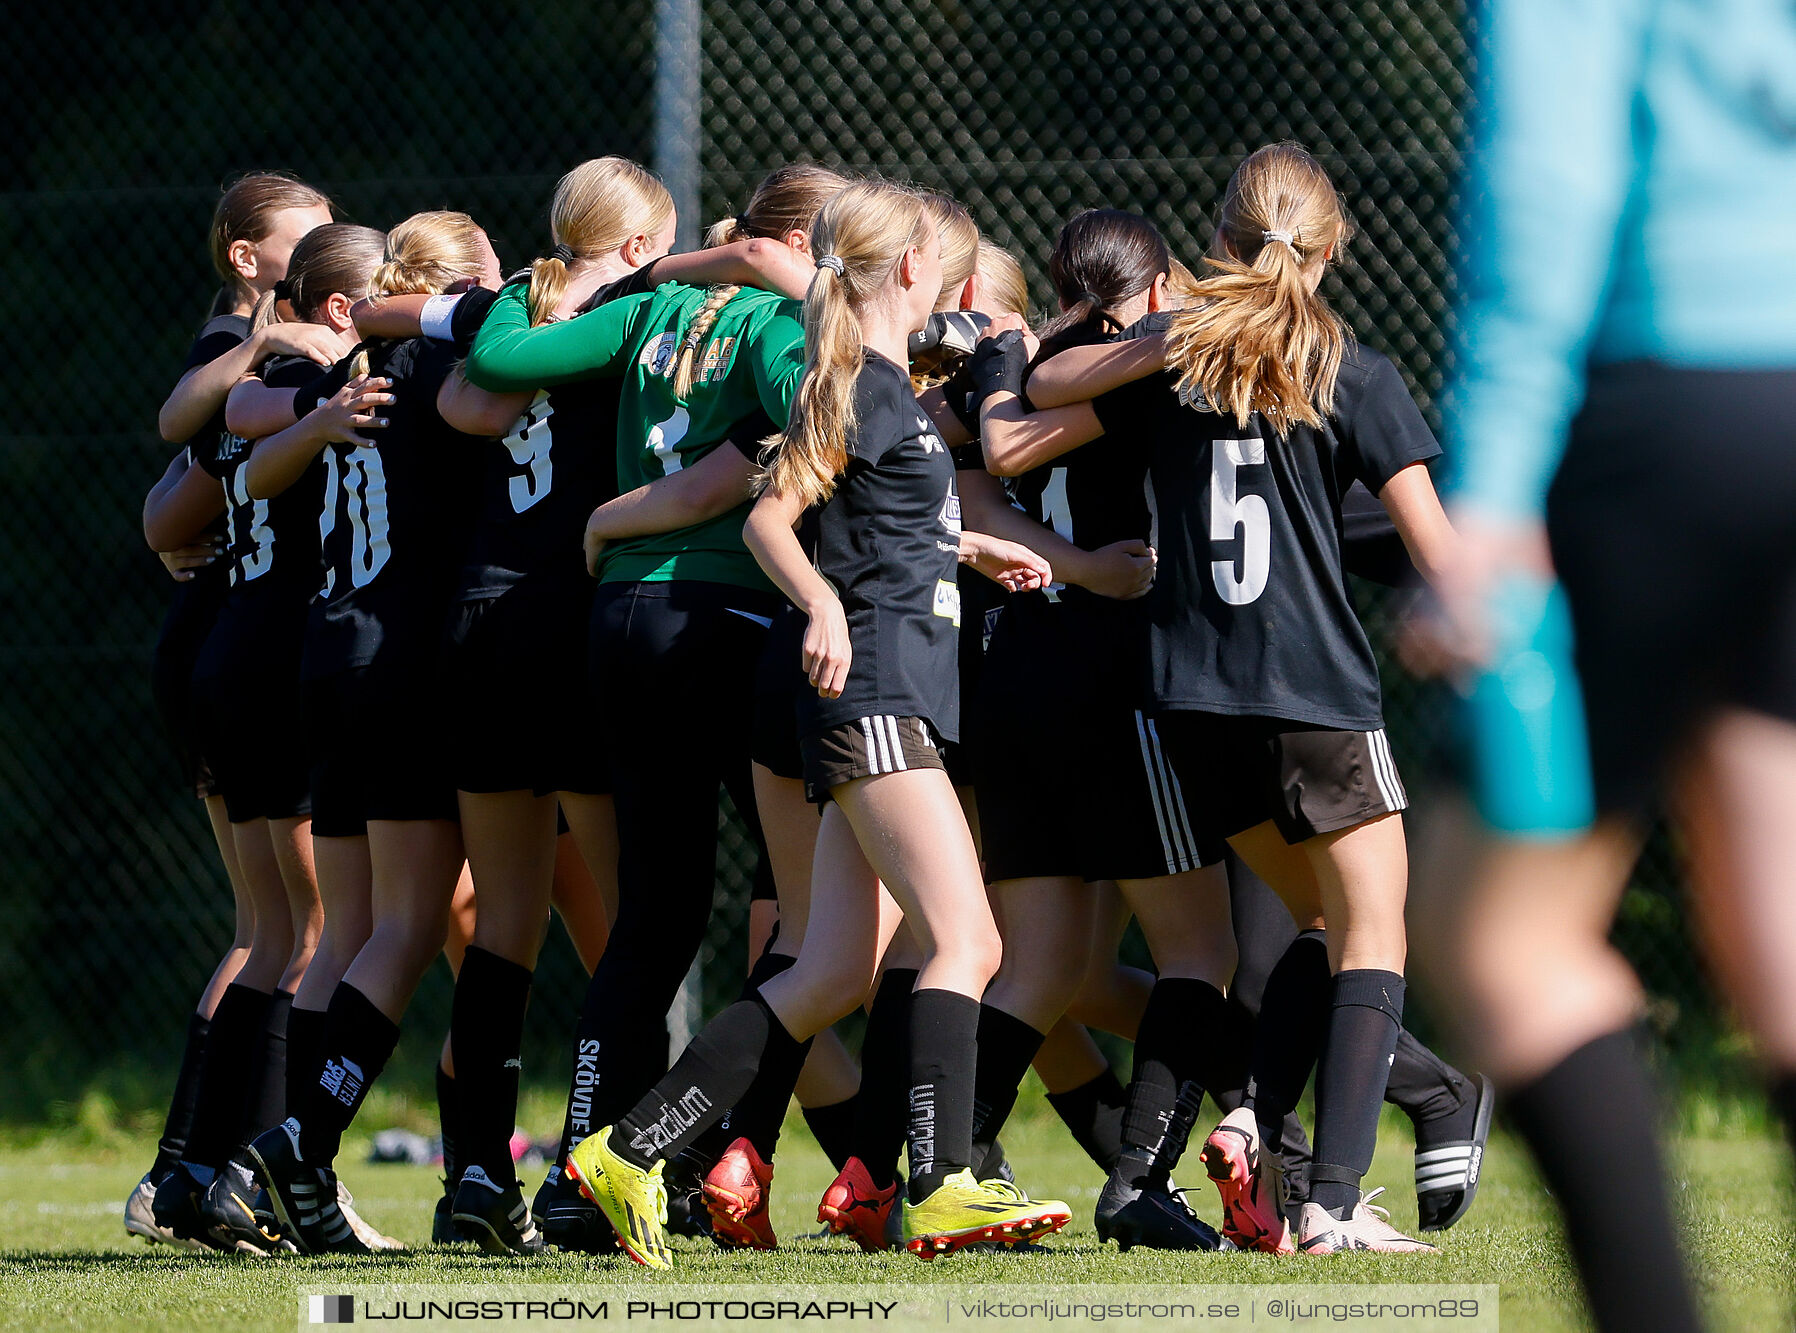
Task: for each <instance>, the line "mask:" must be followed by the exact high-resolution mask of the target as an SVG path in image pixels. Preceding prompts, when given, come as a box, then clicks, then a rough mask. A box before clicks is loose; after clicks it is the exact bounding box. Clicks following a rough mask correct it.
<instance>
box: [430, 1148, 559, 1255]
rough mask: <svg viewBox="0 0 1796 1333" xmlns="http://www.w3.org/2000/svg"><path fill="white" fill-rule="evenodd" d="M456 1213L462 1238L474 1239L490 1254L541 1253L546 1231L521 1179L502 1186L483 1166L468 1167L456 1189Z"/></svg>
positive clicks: (456, 1223)
mask: <svg viewBox="0 0 1796 1333" xmlns="http://www.w3.org/2000/svg"><path fill="white" fill-rule="evenodd" d="M452 1216H453V1218H454V1221H455V1233H456V1237H457V1239H459V1240H471V1241H473V1242H474V1243H475V1244H476V1245H478V1246H479V1247H480V1248H481V1249H483V1250H485V1251H486V1252H487V1253H488V1254H538V1253H540V1252H541V1251H542V1248H543V1237H542V1233H541V1232H540V1231H538V1230H537V1229H536V1222H535V1221H534V1220H533V1219H532V1218H531V1216H530V1210H529V1209H528V1208H526V1207H525V1206H524V1193H523V1190H522V1189H521V1188H520V1187H519V1185H518V1182H517V1181H515V1180H514V1181H512V1182H511V1183H510V1184H509V1185H504V1186H501V1185H500V1184H499V1183H498V1182H497V1181H495V1180H493V1179H492V1177H490V1176H489V1175H487V1173H486V1172H485V1171H483V1170H482V1169H481V1168H480V1167H477V1166H469V1167H465V1168H463V1170H462V1173H461V1184H460V1185H458V1186H456V1189H455V1203H454V1210H453V1213H452Z"/></svg>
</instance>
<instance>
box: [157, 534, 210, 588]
mask: <svg viewBox="0 0 1796 1333" xmlns="http://www.w3.org/2000/svg"><path fill="white" fill-rule="evenodd" d="M156 554H157V555H158V556H159V557H160V558H161V560H162V566H163V568H164V569H166V570H168V576H169V577H170V578H171V579H173V580H174V581H175V582H176V583H191V582H192V581H193V577H194V575H195V574H197V573H198V572H199V571H200V570H202V569H204V568H205V567H206V566H207V565H211V564H216V563H217V561H218V558H219V557H220V556H222V555H223V554H224V540H223V539H222V538H218V537H214V538H211V539H209V540H207V541H202V542H195V543H194V544H193V545H192V546H182V547H178V548H177V549H175V550H173V551H158V552H157V553H156Z"/></svg>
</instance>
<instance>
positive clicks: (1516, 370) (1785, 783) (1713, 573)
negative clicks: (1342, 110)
mask: <svg viewBox="0 0 1796 1333" xmlns="http://www.w3.org/2000/svg"><path fill="white" fill-rule="evenodd" d="M1487 8H1488V13H1485V14H1483V15H1481V17H1480V24H1479V28H1478V32H1479V36H1480V42H1481V51H1480V59H1479V64H1478V68H1479V70H1480V72H1481V80H1482V87H1481V93H1482V112H1481V115H1480V118H1479V121H1478V125H1477V128H1476V130H1475V133H1474V139H1473V146H1474V149H1475V152H1474V154H1473V155H1472V156H1471V157H1470V158H1469V159H1468V160H1469V161H1470V162H1471V163H1472V164H1473V167H1474V174H1473V177H1472V180H1471V182H1470V183H1469V187H1468V189H1467V191H1466V194H1465V197H1466V199H1467V201H1468V203H1469V211H1468V216H1467V219H1466V227H1465V231H1464V235H1465V236H1466V239H1467V252H1466V255H1465V264H1464V268H1465V279H1464V286H1463V290H1464V292H1465V306H1464V309H1463V311H1462V319H1461V324H1460V337H1461V350H1460V359H1459V379H1460V382H1459V385H1458V390H1457V393H1456V394H1455V396H1454V399H1453V401H1452V407H1451V410H1450V411H1449V413H1448V422H1449V424H1450V426H1451V428H1452V430H1453V434H1454V442H1455V443H1456V444H1457V446H1458V447H1457V450H1456V457H1457V459H1458V468H1457V477H1456V485H1455V487H1454V491H1453V504H1454V513H1455V521H1456V523H1457V524H1459V525H1460V526H1461V527H1462V528H1463V530H1464V532H1465V537H1466V546H1467V556H1466V559H1465V562H1464V567H1463V571H1462V574H1461V577H1459V578H1458V579H1456V580H1454V582H1453V583H1452V584H1451V585H1450V586H1449V589H1448V594H1449V595H1448V597H1447V599H1446V600H1447V603H1448V607H1449V609H1450V611H1451V612H1452V613H1453V617H1454V620H1455V623H1456V624H1457V625H1458V627H1459V630H1460V635H1461V637H1462V638H1463V639H1464V640H1465V641H1466V643H1465V647H1466V649H1467V650H1468V651H1469V653H1470V655H1471V656H1472V657H1473V659H1474V660H1476V661H1478V662H1480V663H1481V664H1483V665H1484V666H1485V667H1486V668H1487V670H1486V673H1485V675H1484V676H1483V677H1482V678H1481V679H1480V680H1479V682H1478V683H1477V685H1476V686H1475V688H1474V691H1473V694H1472V699H1471V708H1472V716H1473V719H1474V721H1475V722H1476V723H1477V729H1476V731H1475V732H1474V734H1475V736H1476V737H1477V739H1478V740H1479V742H1480V744H1479V747H1478V757H1479V764H1478V768H1477V769H1476V770H1475V772H1474V777H1475V787H1474V790H1475V791H1476V792H1477V794H1478V797H1479V799H1478V807H1479V814H1480V815H1481V817H1482V822H1483V823H1484V824H1485V825H1486V827H1487V829H1488V830H1490V831H1492V832H1494V833H1495V835H1496V836H1495V837H1494V838H1493V839H1492V840H1491V841H1490V844H1489V846H1488V847H1487V849H1486V852H1485V856H1484V859H1483V862H1482V867H1481V869H1482V873H1481V875H1480V876H1479V879H1478V881H1477V883H1476V884H1475V885H1474V888H1473V890H1472V892H1471V895H1470V897H1469V900H1468V902H1467V903H1466V904H1465V906H1464V909H1463V912H1462V914H1461V917H1460V920H1459V926H1458V931H1457V934H1458V939H1457V941H1456V944H1455V947H1454V949H1453V951H1452V953H1451V954H1449V955H1448V960H1449V965H1450V966H1451V967H1452V970H1453V975H1454V978H1455V982H1456V986H1457V987H1459V988H1464V989H1465V990H1468V991H1469V992H1470V994H1471V996H1472V997H1473V999H1474V1005H1473V1011H1472V1013H1471V1014H1470V1015H1469V1016H1468V1017H1469V1019H1470V1031H1471V1033H1472V1034H1473V1036H1474V1039H1475V1040H1476V1041H1477V1043H1478V1044H1479V1046H1480V1047H1481V1048H1482V1049H1483V1050H1484V1051H1485V1052H1486V1053H1487V1055H1486V1058H1488V1060H1489V1061H1490V1067H1491V1068H1492V1070H1493V1071H1494V1072H1495V1073H1496V1074H1497V1075H1498V1077H1499V1079H1500V1080H1501V1081H1502V1082H1503V1083H1504V1084H1505V1085H1506V1087H1507V1088H1508V1089H1510V1091H1509V1093H1508V1101H1509V1105H1510V1108H1511V1111H1512V1114H1514V1116H1515V1118H1516V1122H1517V1124H1518V1126H1519V1127H1520V1128H1521V1129H1522V1131H1523V1133H1524V1134H1525V1135H1526V1137H1527V1139H1528V1141H1529V1144H1530V1146H1531V1147H1532V1148H1533V1150H1534V1153H1535V1156H1536V1158H1537V1160H1538V1161H1539V1163H1540V1166H1541V1169H1542V1172H1543V1174H1544V1175H1545V1177H1546V1179H1547V1182H1548V1183H1549V1185H1550V1186H1551V1187H1552V1190H1553V1194H1554V1197H1555V1199H1556V1200H1557V1201H1558V1202H1559V1204H1560V1207H1561V1208H1562V1209H1563V1211H1564V1215H1565V1221H1566V1229H1567V1232H1568V1236H1569V1239H1570V1241H1571V1248H1572V1252H1573V1255H1574V1256H1575V1258H1576V1260H1577V1262H1578V1266H1579V1269H1580V1272H1581V1274H1582V1276H1583V1279H1584V1283H1585V1288H1586V1291H1587V1293H1588V1295H1589V1298H1590V1304H1591V1311H1592V1314H1593V1315H1594V1318H1595V1322H1596V1324H1597V1326H1598V1327H1600V1328H1603V1329H1605V1330H1619V1329H1623V1328H1629V1329H1634V1328H1651V1329H1666V1330H1685V1329H1693V1328H1696V1327H1699V1325H1700V1321H1699V1316H1698V1310H1697V1304H1696V1301H1695V1300H1694V1299H1693V1295H1692V1292H1691V1290H1690V1285H1689V1282H1688V1279H1687V1276H1686V1274H1685V1271H1684V1268H1683V1265H1682V1263H1681V1262H1680V1258H1679V1255H1678V1247H1677V1238H1676V1233H1675V1229H1674V1225H1673V1219H1672V1216H1671V1212H1670V1209H1669V1207H1668V1206H1667V1200H1666V1191H1665V1184H1664V1174H1663V1164H1662V1157H1661V1154H1660V1152H1659V1149H1658V1145H1657V1142H1656V1126H1655V1125H1654V1123H1653V1107H1654V1105H1655V1102H1656V1097H1655V1095H1654V1092H1653V1089H1652V1086H1651V1081H1650V1079H1649V1078H1648V1077H1647V1075H1646V1072H1645V1069H1644V1066H1643V1061H1642V1058H1641V1054H1640V1051H1639V1048H1638V1037H1637V1035H1636V1028H1637V1026H1638V1020H1639V1015H1640V1008H1641V995H1640V989H1639V984H1638V981H1637V980H1636V978H1635V977H1634V976H1633V975H1632V973H1631V971H1630V970H1629V968H1628V966H1627V964H1626V962H1625V961H1624V960H1623V959H1622V958H1621V957H1620V956H1619V955H1618V954H1617V953H1616V952H1615V951H1614V949H1613V948H1612V947H1611V945H1610V943H1609V931H1610V927H1611V924H1612V922H1613V919H1614V914H1615V909H1616V905H1617V903H1618V901H1619V896H1620V892H1621V889H1622V887H1623V884H1624V881H1625V877H1626V870H1627V867H1628V865H1629V864H1630V862H1631V860H1632V857H1633V854H1634V849H1635V846H1636V840H1637V837H1638V833H1639V830H1640V829H1641V827H1642V826H1643V823H1644V817H1645V816H1646V814H1647V813H1648V811H1649V810H1650V809H1652V808H1653V807H1654V806H1655V805H1656V804H1657V802H1658V801H1659V800H1660V798H1664V799H1665V800H1666V803H1667V805H1668V806H1669V813H1670V814H1671V815H1672V817H1673V819H1674V820H1675V822H1676V823H1677V824H1678V825H1679V826H1680V831H1681V832H1682V834H1683V835H1684V838H1685V840H1686V845H1687V848H1688V852H1689V855H1690V860H1691V866H1692V870H1693V875H1692V884H1693V890H1694V892H1693V895H1692V897H1693V902H1694V905H1695V907H1696V911H1697V914H1698V916H1699V918H1701V919H1702V920H1703V923H1704V925H1705V927H1706V929H1705V931H1704V933H1705V936H1706V942H1707V944H1708V947H1709V950H1710V955H1711V959H1712V962H1713V964H1714V967H1715V971H1716V974H1717V976H1718V978H1719V980H1720V981H1721V983H1722V986H1723V989H1724V990H1725V992H1726V993H1727V996H1728V998H1729V1000H1730V1001H1731V1002H1732V1004H1733V1006H1734V1008H1735V1010H1736V1012H1737V1013H1738V1014H1739V1016H1740V1017H1741V1019H1742V1020H1743V1022H1744V1024H1745V1026H1746V1027H1747V1029H1748V1030H1749V1031H1750V1032H1751V1033H1752V1035H1753V1036H1754V1038H1755V1039H1756V1040H1755V1045H1756V1049H1757V1052H1758V1054H1759V1056H1760V1058H1761V1060H1762V1061H1763V1063H1764V1065H1765V1069H1766V1074H1767V1076H1768V1080H1769V1083H1770V1089H1771V1096H1772V1103H1773V1106H1774V1108H1775V1110H1776V1111H1777V1113H1778V1115H1779V1116H1780V1117H1781V1118H1782V1119H1783V1120H1784V1122H1785V1125H1786V1128H1787V1129H1796V920H1793V918H1792V915H1791V903H1792V899H1791V896H1790V884H1791V880H1792V874H1793V870H1796V866H1793V864H1792V862H1793V859H1796V858H1792V856H1791V848H1792V842H1791V838H1790V832H1789V822H1790V814H1791V810H1792V808H1793V807H1796V730H1793V728H1792V723H1793V722H1796V708H1793V707H1792V696H1791V693H1790V681H1791V679H1792V674H1791V673H1792V669H1793V668H1796V662H1793V661H1792V657H1791V649H1792V644H1793V643H1796V640H1793V639H1792V637H1791V629H1792V619H1791V616H1792V608H1793V607H1796V602H1793V601H1792V592H1793V590H1796V545H1793V544H1792V541H1791V534H1792V528H1791V524H1790V513H1791V506H1792V502H1793V501H1796V448H1793V447H1792V446H1793V445H1796V435H1793V432H1792V427H1791V421H1792V419H1793V416H1796V244H1793V242H1796V212H1793V211H1792V204H1793V203H1796V13H1792V11H1791V9H1790V7H1789V6H1788V5H1785V4H1780V3H1775V2H1774V0H1741V2H1740V3H1735V4H1729V5H1723V6H1716V7H1713V8H1710V9H1706V10H1704V11H1702V12H1701V13H1700V14H1692V13H1690V12H1687V11H1685V10H1684V9H1682V8H1681V7H1679V6H1674V5H1665V4H1651V5H1644V6H1632V5H1623V4H1615V3H1601V4H1593V5H1586V6H1579V7H1577V8H1576V9H1575V10H1566V9H1564V8H1563V7H1559V6H1553V5H1549V4H1542V3H1538V2H1537V0H1523V2H1521V3H1515V4H1508V5H1497V6H1489V7H1487ZM1543 521H1544V522H1543ZM1543 530H1544V531H1543ZM1543 535H1544V537H1545V539H1546V540H1545V541H1543ZM1554 573H1556V574H1557V576H1558V579H1559V582H1560V584H1561V585H1562V587H1563V597H1561V594H1560V592H1559V591H1558V590H1557V589H1555V588H1554V586H1553V584H1552V581H1551V576H1552V574H1554ZM1574 644H1575V649H1574V648H1572V645H1574ZM1568 657H1570V658H1571V660H1573V661H1575V665H1576V675H1575V677H1574V675H1573V673H1572V672H1571V671H1570V670H1569V669H1568ZM1579 682H1581V686H1582V696H1581V699H1580V694H1579V690H1578V688H1577V685H1578V683H1579ZM1580 714H1582V720H1581V722H1580ZM1581 730H1582V731H1587V736H1588V743H1587V744H1582V743H1580V742H1581V739H1582V737H1581V736H1580V731H1581ZM1542 919H1548V920H1551V921H1552V922H1553V923H1554V929H1553V930H1551V931H1549V932H1540V934H1541V936H1542V937H1541V938H1537V939H1533V940H1531V942H1530V944H1529V947H1528V949H1527V950H1526V952H1525V953H1524V954H1523V955H1522V956H1521V957H1520V958H1519V959H1517V960H1515V961H1514V962H1513V963H1512V964H1511V965H1508V966H1505V965H1503V964H1502V963H1501V962H1500V961H1499V960H1500V958H1501V957H1502V956H1503V954H1504V953H1505V952H1506V951H1509V950H1513V948H1514V947H1515V942H1516V941H1517V940H1519V939H1521V938H1522V935H1521V931H1522V930H1523V928H1524V923H1525V922H1528V921H1533V922H1535V923H1538V922H1539V921H1541V920H1542ZM1616 1218H1623V1219H1625V1220H1626V1244H1625V1246H1622V1245H1617V1243H1616V1239H1615V1219H1616Z"/></svg>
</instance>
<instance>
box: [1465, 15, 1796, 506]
mask: <svg viewBox="0 0 1796 1333" xmlns="http://www.w3.org/2000/svg"><path fill="white" fill-rule="evenodd" d="M1476 31H1477V33H1478V36H1479V49H1478V53H1477V65H1478V71H1479V86H1478V91H1479V103H1478V110H1477V115H1476V117H1475V120H1474V130H1473V135H1472V144H1471V149H1470V152H1469V155H1468V160H1467V167H1468V171H1467V177H1466V180H1465V184H1464V204H1463V210H1462V211H1463V217H1462V226H1461V232H1460V235H1461V237H1462V238H1463V242H1464V247H1465V248H1464V255H1463V265H1462V271H1461V310H1460V322H1459V328H1458V356H1457V366H1456V383H1455V384H1454V385H1453V388H1452V390H1451V391H1450V394H1449V397H1448V400H1447V403H1446V413H1445V416H1446V426H1447V431H1446V434H1447V441H1448V448H1447V456H1448V458H1449V459H1450V460H1451V461H1452V465H1453V477H1452V484H1451V486H1450V489H1451V490H1452V491H1453V492H1454V494H1455V495H1456V497H1457V498H1458V499H1459V500H1460V501H1461V502H1462V503H1465V504H1468V505H1475V506H1477V507H1479V508H1481V509H1484V510H1487V511H1489V512H1492V513H1495V514H1501V515H1506V516H1511V517H1516V518H1535V517H1538V516H1539V515H1540V514H1541V512H1542V509H1543V506H1544V501H1545V496H1546V489H1547V486H1548V484H1549V483H1550V482H1551V480H1552V476H1553V473H1554V471H1555V469H1556V468H1557V467H1558V463H1559V458H1560V456H1561V454H1562V453H1563V452H1564V449H1565V440H1566V432H1567V429H1568V427H1569V426H1570V424H1571V420H1572V417H1573V415H1574V414H1575V413H1576V412H1577V410H1578V407H1579V404H1580V403H1581V402H1582V401H1583V397H1584V376H1585V372H1586V369H1587V368H1588V367H1589V366H1591V365H1601V364H1607V363H1614V362H1618V361H1627V360H1633V359H1638V358H1649V359H1652V360H1655V361H1660V362H1663V363H1665V364H1666V365H1669V366H1674V367H1679V368H1686V369H1739V370H1744V369H1775V368H1782V367H1796V4H1793V3H1791V0H1488V2H1487V3H1485V4H1483V5H1482V6H1481V7H1480V10H1479V13H1478V21H1477V29H1476Z"/></svg>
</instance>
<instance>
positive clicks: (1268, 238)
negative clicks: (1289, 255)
mask: <svg viewBox="0 0 1796 1333" xmlns="http://www.w3.org/2000/svg"><path fill="white" fill-rule="evenodd" d="M1260 235H1261V236H1262V237H1263V238H1264V239H1265V242H1266V244H1267V245H1271V244H1272V243H1273V242H1274V241H1283V242H1284V243H1285V244H1286V245H1288V246H1290V247H1291V250H1292V252H1293V253H1295V252H1296V250H1297V237H1296V235H1295V234H1294V233H1292V232H1288V231H1263V232H1261V233H1260Z"/></svg>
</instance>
